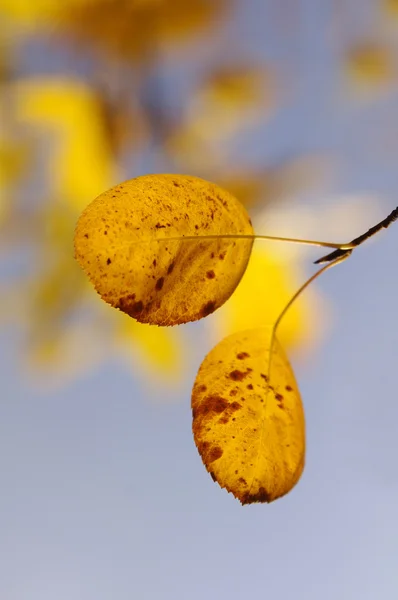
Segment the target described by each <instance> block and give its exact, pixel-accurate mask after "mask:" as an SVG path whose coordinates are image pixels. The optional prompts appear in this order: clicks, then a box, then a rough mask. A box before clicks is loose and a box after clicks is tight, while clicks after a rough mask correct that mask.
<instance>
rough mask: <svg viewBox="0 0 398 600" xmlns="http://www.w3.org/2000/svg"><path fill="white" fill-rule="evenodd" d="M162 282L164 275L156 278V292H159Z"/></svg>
mask: <svg viewBox="0 0 398 600" xmlns="http://www.w3.org/2000/svg"><path fill="white" fill-rule="evenodd" d="M163 284H164V277H161V278H160V279H158V280H157V282H156V285H155V287H156V289H157V290H158V292H160V290H161V289H162V287H163Z"/></svg>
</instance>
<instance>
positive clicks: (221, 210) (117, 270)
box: [75, 175, 254, 325]
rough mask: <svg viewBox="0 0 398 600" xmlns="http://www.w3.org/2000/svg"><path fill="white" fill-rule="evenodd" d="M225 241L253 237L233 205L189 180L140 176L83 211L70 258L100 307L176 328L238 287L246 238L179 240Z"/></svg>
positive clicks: (213, 187) (223, 195)
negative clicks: (108, 306) (105, 305)
mask: <svg viewBox="0 0 398 600" xmlns="http://www.w3.org/2000/svg"><path fill="white" fill-rule="evenodd" d="M225 234H228V235H230V234H232V235H234V234H243V235H249V236H252V235H253V234H254V232H253V228H252V225H251V221H250V219H249V217H248V215H247V213H246V210H245V209H244V207H243V206H242V205H241V204H240V202H239V201H238V200H236V198H234V197H233V196H231V195H230V194H229V193H228V192H226V191H224V190H222V189H221V188H219V187H218V186H217V185H215V184H212V183H209V182H207V181H204V180H202V179H199V178H197V177H190V176H183V175H147V176H143V177H137V178H136V179H132V180H130V181H126V182H125V183H122V184H120V185H118V186H116V187H114V188H112V189H110V190H108V191H107V192H105V193H104V194H101V196H99V197H98V198H97V199H96V200H94V201H93V202H92V203H91V204H90V205H89V206H88V207H87V208H86V209H85V211H84V212H83V213H82V215H81V216H80V218H79V221H78V223H77V227H76V232H75V256H76V258H77V260H78V261H79V263H80V265H81V266H82V268H83V269H84V270H85V272H86V274H87V275H88V277H89V278H90V280H91V282H92V283H93V285H94V287H95V289H96V290H97V292H98V293H99V294H100V295H101V297H102V298H103V299H104V300H105V301H106V302H108V303H109V304H111V305H112V306H114V307H115V308H119V309H120V310H122V311H123V312H125V313H127V314H128V315H130V316H132V317H134V318H135V319H137V321H140V322H141V323H151V324H156V325H176V324H180V323H187V322H188V321H195V320H198V319H200V318H202V317H205V316H207V315H208V314H210V313H212V312H214V311H215V310H216V309H217V308H218V307H219V306H221V305H222V304H223V303H224V302H225V301H226V300H227V299H228V298H229V297H230V296H231V294H232V293H233V291H234V290H235V288H236V286H237V285H238V283H239V281H240V279H241V277H242V275H243V273H244V271H245V269H246V265H247V263H248V260H249V257H250V253H251V249H252V245H253V239H252V238H250V239H243V240H239V241H238V240H236V239H225V238H217V239H205V238H202V239H198V240H184V239H183V238H184V236H194V237H199V236H206V235H208V236H209V235H212V236H222V235H225ZM171 238H172V239H171ZM159 241H160V243H159Z"/></svg>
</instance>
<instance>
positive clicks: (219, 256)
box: [218, 252, 226, 260]
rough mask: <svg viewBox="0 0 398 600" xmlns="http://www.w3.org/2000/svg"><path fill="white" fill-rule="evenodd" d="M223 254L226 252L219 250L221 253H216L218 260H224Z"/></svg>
mask: <svg viewBox="0 0 398 600" xmlns="http://www.w3.org/2000/svg"><path fill="white" fill-rule="evenodd" d="M225 254H226V252H221V254H219V255H218V258H219V259H220V260H224V258H225Z"/></svg>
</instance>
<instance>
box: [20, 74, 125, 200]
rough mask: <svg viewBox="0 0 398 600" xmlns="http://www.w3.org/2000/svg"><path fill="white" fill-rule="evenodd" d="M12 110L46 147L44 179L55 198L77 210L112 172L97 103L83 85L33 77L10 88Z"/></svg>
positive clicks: (114, 171)
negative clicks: (47, 180)
mask: <svg viewBox="0 0 398 600" xmlns="http://www.w3.org/2000/svg"><path fill="white" fill-rule="evenodd" d="M13 95H14V99H15V113H16V116H17V119H18V121H19V122H21V123H24V124H25V125H26V126H28V127H29V128H30V131H31V133H33V134H34V135H35V137H36V138H37V137H38V138H40V141H41V143H43V142H45V143H46V145H47V148H48V149H49V151H48V152H49V161H48V169H49V173H48V174H49V181H50V184H51V187H52V193H53V194H55V195H56V198H57V201H60V200H62V199H63V200H66V201H67V202H68V203H70V204H71V205H72V206H73V207H74V208H75V209H76V210H77V211H79V210H81V209H82V207H83V206H85V205H86V204H87V201H88V200H89V199H91V198H93V197H95V196H96V195H98V194H99V193H101V192H102V191H103V190H104V189H106V188H107V187H109V185H111V183H112V182H113V180H114V179H115V178H116V176H117V169H116V166H115V164H114V161H113V157H112V155H111V153H110V148H109V144H108V143H107V139H106V136H105V133H106V131H105V128H104V124H103V120H102V119H101V113H100V106H99V104H98V102H97V99H96V97H95V95H94V94H93V92H92V90H91V89H90V88H89V87H88V86H86V85H85V84H84V83H82V82H80V81H78V80H73V79H67V78H54V77H34V78H31V79H25V80H20V81H19V82H18V83H17V84H15V86H14V89H13Z"/></svg>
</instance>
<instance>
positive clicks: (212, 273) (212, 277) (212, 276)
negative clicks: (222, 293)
mask: <svg viewBox="0 0 398 600" xmlns="http://www.w3.org/2000/svg"><path fill="white" fill-rule="evenodd" d="M215 276H216V274H215V273H214V271H207V273H206V277H207V279H214V278H215Z"/></svg>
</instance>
